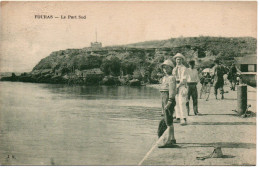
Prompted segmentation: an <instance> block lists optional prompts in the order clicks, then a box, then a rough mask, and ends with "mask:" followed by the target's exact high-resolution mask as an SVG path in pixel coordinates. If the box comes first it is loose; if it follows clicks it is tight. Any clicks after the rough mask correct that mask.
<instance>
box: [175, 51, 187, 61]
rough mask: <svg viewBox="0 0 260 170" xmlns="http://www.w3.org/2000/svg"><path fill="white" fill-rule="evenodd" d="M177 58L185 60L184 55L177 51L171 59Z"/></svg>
mask: <svg viewBox="0 0 260 170" xmlns="http://www.w3.org/2000/svg"><path fill="white" fill-rule="evenodd" d="M177 58H181V59H182V60H185V57H184V56H183V55H182V54H181V53H177V54H176V55H175V56H174V57H173V59H174V60H176V59H177Z"/></svg>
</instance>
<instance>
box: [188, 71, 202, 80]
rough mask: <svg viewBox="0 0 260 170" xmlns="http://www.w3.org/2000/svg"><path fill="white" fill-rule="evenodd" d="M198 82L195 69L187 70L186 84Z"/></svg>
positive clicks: (197, 74)
mask: <svg viewBox="0 0 260 170" xmlns="http://www.w3.org/2000/svg"><path fill="white" fill-rule="evenodd" d="M199 81H200V79H199V73H198V71H197V69H191V68H187V82H188V83H198V82H199Z"/></svg>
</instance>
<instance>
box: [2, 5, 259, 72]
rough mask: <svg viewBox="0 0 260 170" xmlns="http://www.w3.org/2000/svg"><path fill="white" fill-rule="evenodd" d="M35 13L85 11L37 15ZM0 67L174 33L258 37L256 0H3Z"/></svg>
mask: <svg viewBox="0 0 260 170" xmlns="http://www.w3.org/2000/svg"><path fill="white" fill-rule="evenodd" d="M35 15H49V16H50V15H53V16H54V17H55V16H56V17H60V16H61V15H63V16H66V17H68V15H71V16H77V17H78V16H79V15H81V16H86V19H68V18H66V19H60V18H53V19H36V18H35ZM0 17H1V18H0V19H1V20H0V22H1V29H0V41H1V44H0V72H29V71H31V70H32V69H33V67H34V66H35V65H36V64H37V63H38V62H39V61H40V60H41V59H42V58H44V57H46V56H48V55H49V54H50V53H51V52H53V51H59V50H64V49H68V48H83V47H88V46H90V43H91V42H93V41H95V30H97V33H98V41H100V42H102V43H103V46H110V45H122V44H130V43H135V42H143V41H149V40H164V39H169V38H176V37H180V36H183V37H194V36H201V35H203V36H222V37H243V36H250V37H255V38H256V37H257V4H256V2H1V16H0Z"/></svg>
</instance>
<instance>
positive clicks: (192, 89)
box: [186, 60, 200, 115]
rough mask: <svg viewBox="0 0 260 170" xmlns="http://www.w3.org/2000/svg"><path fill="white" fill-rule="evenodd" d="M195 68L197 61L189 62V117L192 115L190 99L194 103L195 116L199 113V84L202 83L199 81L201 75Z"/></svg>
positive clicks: (187, 105) (187, 104)
mask: <svg viewBox="0 0 260 170" xmlns="http://www.w3.org/2000/svg"><path fill="white" fill-rule="evenodd" d="M194 66H195V61H194V60H191V61H189V68H188V69H187V85H188V98H187V103H186V107H187V112H188V115H189V114H190V104H189V101H190V97H191V98H192V102H193V112H194V115H197V114H198V113H199V111H198V90H197V84H198V82H199V81H200V79H199V73H198V71H197V69H195V68H194Z"/></svg>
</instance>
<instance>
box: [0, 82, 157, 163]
mask: <svg viewBox="0 0 260 170" xmlns="http://www.w3.org/2000/svg"><path fill="white" fill-rule="evenodd" d="M0 87H1V91H0V95H1V98H0V109H1V113H0V130H1V131H0V140H1V142H0V151H1V152H0V162H1V163H2V164H4V165H8V164H17V165H51V164H54V165H137V163H138V162H139V161H140V160H141V159H142V158H143V156H144V155H145V153H146V152H147V151H148V150H149V149H150V147H151V145H152V144H153V143H154V141H155V140H156V130H157V125H158V121H159V120H160V119H161V117H160V100H159V98H160V96H159V95H160V94H159V92H158V91H157V90H156V89H153V88H148V87H135V88H132V87H122V86H120V87H105V86H101V87H98V86H95V87H85V86H66V85H48V84H30V83H16V82H15V83H11V82H0ZM7 155H14V156H15V159H14V158H12V159H10V158H8V156H7Z"/></svg>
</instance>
